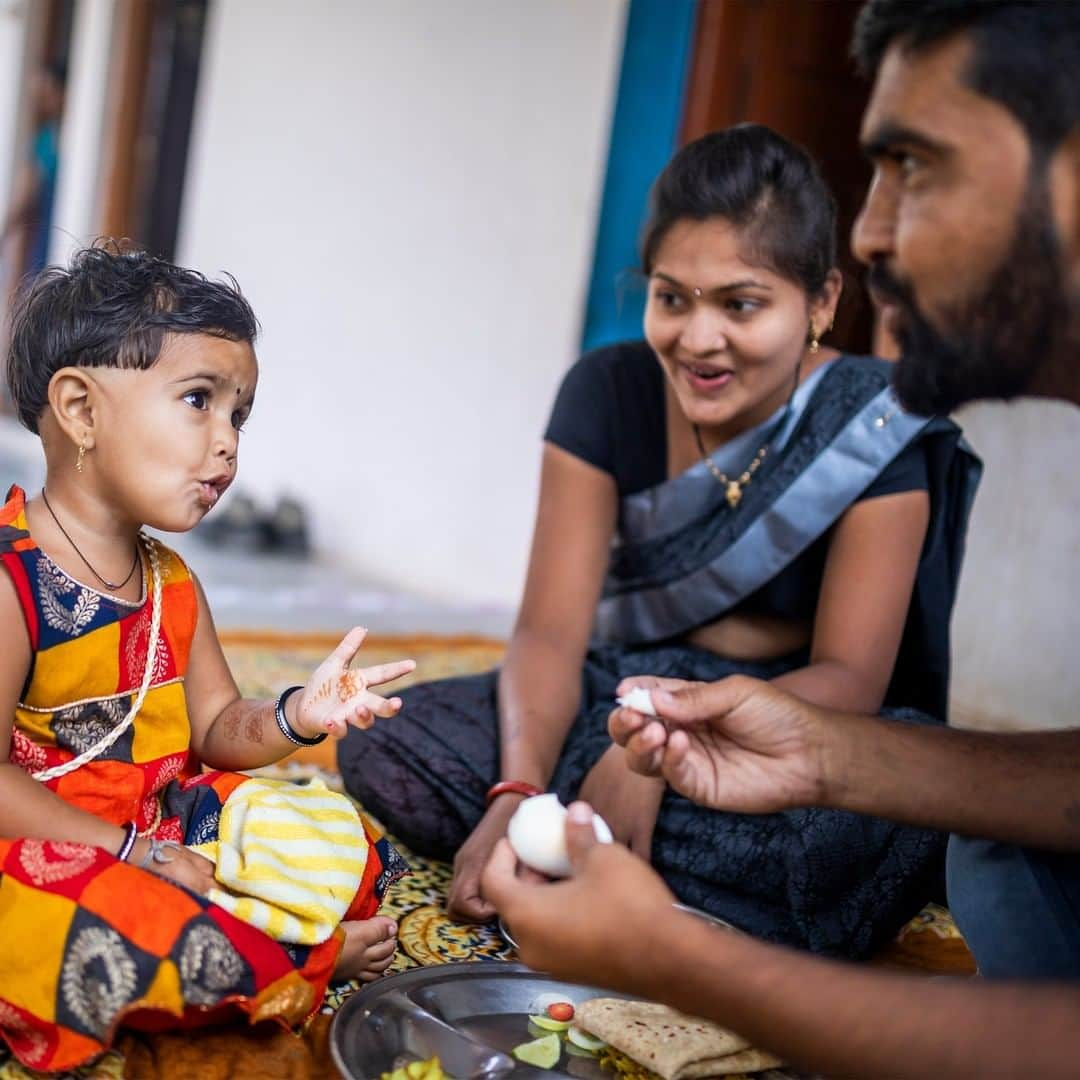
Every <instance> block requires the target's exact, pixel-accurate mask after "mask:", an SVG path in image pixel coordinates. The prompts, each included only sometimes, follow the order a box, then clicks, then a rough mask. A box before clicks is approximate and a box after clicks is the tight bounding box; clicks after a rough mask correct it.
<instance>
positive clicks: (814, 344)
mask: <svg viewBox="0 0 1080 1080" xmlns="http://www.w3.org/2000/svg"><path fill="white" fill-rule="evenodd" d="M820 348H821V338H820V337H818V332H817V331H816V330H815V329H814V327H813V326H811V327H810V352H812V353H816V352H817V351H818V349H820Z"/></svg>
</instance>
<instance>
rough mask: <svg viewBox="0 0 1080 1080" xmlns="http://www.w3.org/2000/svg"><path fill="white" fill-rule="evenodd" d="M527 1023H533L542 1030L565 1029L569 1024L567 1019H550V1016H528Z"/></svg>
mask: <svg viewBox="0 0 1080 1080" xmlns="http://www.w3.org/2000/svg"><path fill="white" fill-rule="evenodd" d="M529 1023H530V1024H535V1025H536V1026H537V1027H538V1028H540V1029H541V1030H543V1031H566V1029H567V1028H568V1027H569V1026H570V1023H571V1021H569V1020H552V1019H551V1017H550V1016H547V1015H543V1016H530V1017H529Z"/></svg>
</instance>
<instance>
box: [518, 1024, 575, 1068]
mask: <svg viewBox="0 0 1080 1080" xmlns="http://www.w3.org/2000/svg"><path fill="white" fill-rule="evenodd" d="M510 1053H512V1054H513V1055H514V1057H516V1058H517V1059H518V1061H524V1062H525V1063H526V1064H528V1065H535V1066H536V1067H537V1068H538V1069H550V1068H551V1067H552V1066H553V1065H554V1064H555V1062H557V1061H558V1060H559V1055H560V1054H561V1053H562V1043H561V1042H560V1041H559V1036H558V1035H557V1034H556V1033H555V1032H554V1031H553V1032H552V1033H551V1034H550V1035H543V1036H541V1037H540V1038H539V1039H533V1040H532V1042H527V1043H522V1044H521V1045H520V1046H515V1047H514V1049H513V1050H511V1051H510Z"/></svg>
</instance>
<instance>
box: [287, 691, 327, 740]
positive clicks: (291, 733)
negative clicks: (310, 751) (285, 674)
mask: <svg viewBox="0 0 1080 1080" xmlns="http://www.w3.org/2000/svg"><path fill="white" fill-rule="evenodd" d="M303 689H304V688H303V687H302V686H290V687H289V688H288V689H286V690H282V691H281V693H280V694H279V695H278V699H277V702H276V703H275V704H274V719H275V720H276V721H277V726H278V728H279V729H280V731H281V734H282V735H284V736H285V738H286V739H288V740H289V742H291V743H295V744H296V745H297V746H318V744H319V743H321V742H322V741H323V739H325V738H326V736H327V732H325V731H324V732H323V733H322V734H321V735H316V736H315V737H314V738H313V739H309V738H307V737H306V736H304V735H301V734H300V733H299V732H297V731H295V730H294V729H293V726H292V724H290V723H289V720H288V718H287V717H286V715H285V702H286V701H288V700H289V697H290V696H291V695H292V694H295V693H296V691H297V690H303Z"/></svg>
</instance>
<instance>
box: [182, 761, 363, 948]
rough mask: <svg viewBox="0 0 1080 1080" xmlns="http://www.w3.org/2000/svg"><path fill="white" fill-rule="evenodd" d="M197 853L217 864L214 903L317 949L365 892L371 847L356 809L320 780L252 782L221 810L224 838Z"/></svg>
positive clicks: (200, 846)
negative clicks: (362, 882)
mask: <svg viewBox="0 0 1080 1080" xmlns="http://www.w3.org/2000/svg"><path fill="white" fill-rule="evenodd" d="M193 850H195V851H197V852H198V853H199V854H200V855H205V856H206V857H207V858H208V859H210V860H212V861H213V862H214V864H215V867H216V868H215V871H214V876H215V878H216V879H217V881H218V884H219V885H220V886H221V887H220V888H215V889H211V890H210V893H209V897H210V899H211V900H212V901H213V902H214V903H215V904H219V905H220V906H221V907H223V908H225V909H226V911H229V912H231V913H232V914H233V915H235V916H236V917H237V918H238V919H242V920H243V921H244V922H246V923H250V924H251V925H252V926H256V927H258V928H259V929H260V930H262V931H264V932H265V933H267V934H269V935H270V937H272V938H274V939H275V940H276V941H282V942H287V943H290V944H297V945H317V944H319V943H320V942H322V941H326V939H327V938H329V937H330V935H331V934H333V932H334V930H335V928H336V927H337V925H338V923H340V922H341V918H342V916H343V915H344V914H345V912H346V911H347V910H348V907H349V905H350V904H351V903H352V900H353V897H354V896H355V895H356V890H357V889H358V888H359V887H360V880H361V878H362V877H363V876H364V867H365V865H366V864H367V857H368V841H367V837H366V836H365V835H364V827H363V825H362V824H361V823H360V816H359V815H358V814H357V812H356V809H355V808H354V807H353V804H352V803H351V802H349V800H348V799H347V798H346V797H345V796H344V795H339V794H337V793H336V792H334V791H330V790H329V788H327V786H326V785H325V784H324V783H323V782H322V781H321V780H312V781H310V782H309V783H307V784H294V783H291V782H290V781H287V780H263V779H251V780H247V781H245V782H244V783H243V784H241V785H240V786H239V787H238V788H237V789H236V790H235V791H234V792H233V793H232V794H231V795H230V796H229V798H228V799H227V800H226V802H225V805H224V806H223V807H222V808H221V821H220V824H219V826H218V839H217V840H216V841H212V842H210V843H207V844H196V845H193Z"/></svg>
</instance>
